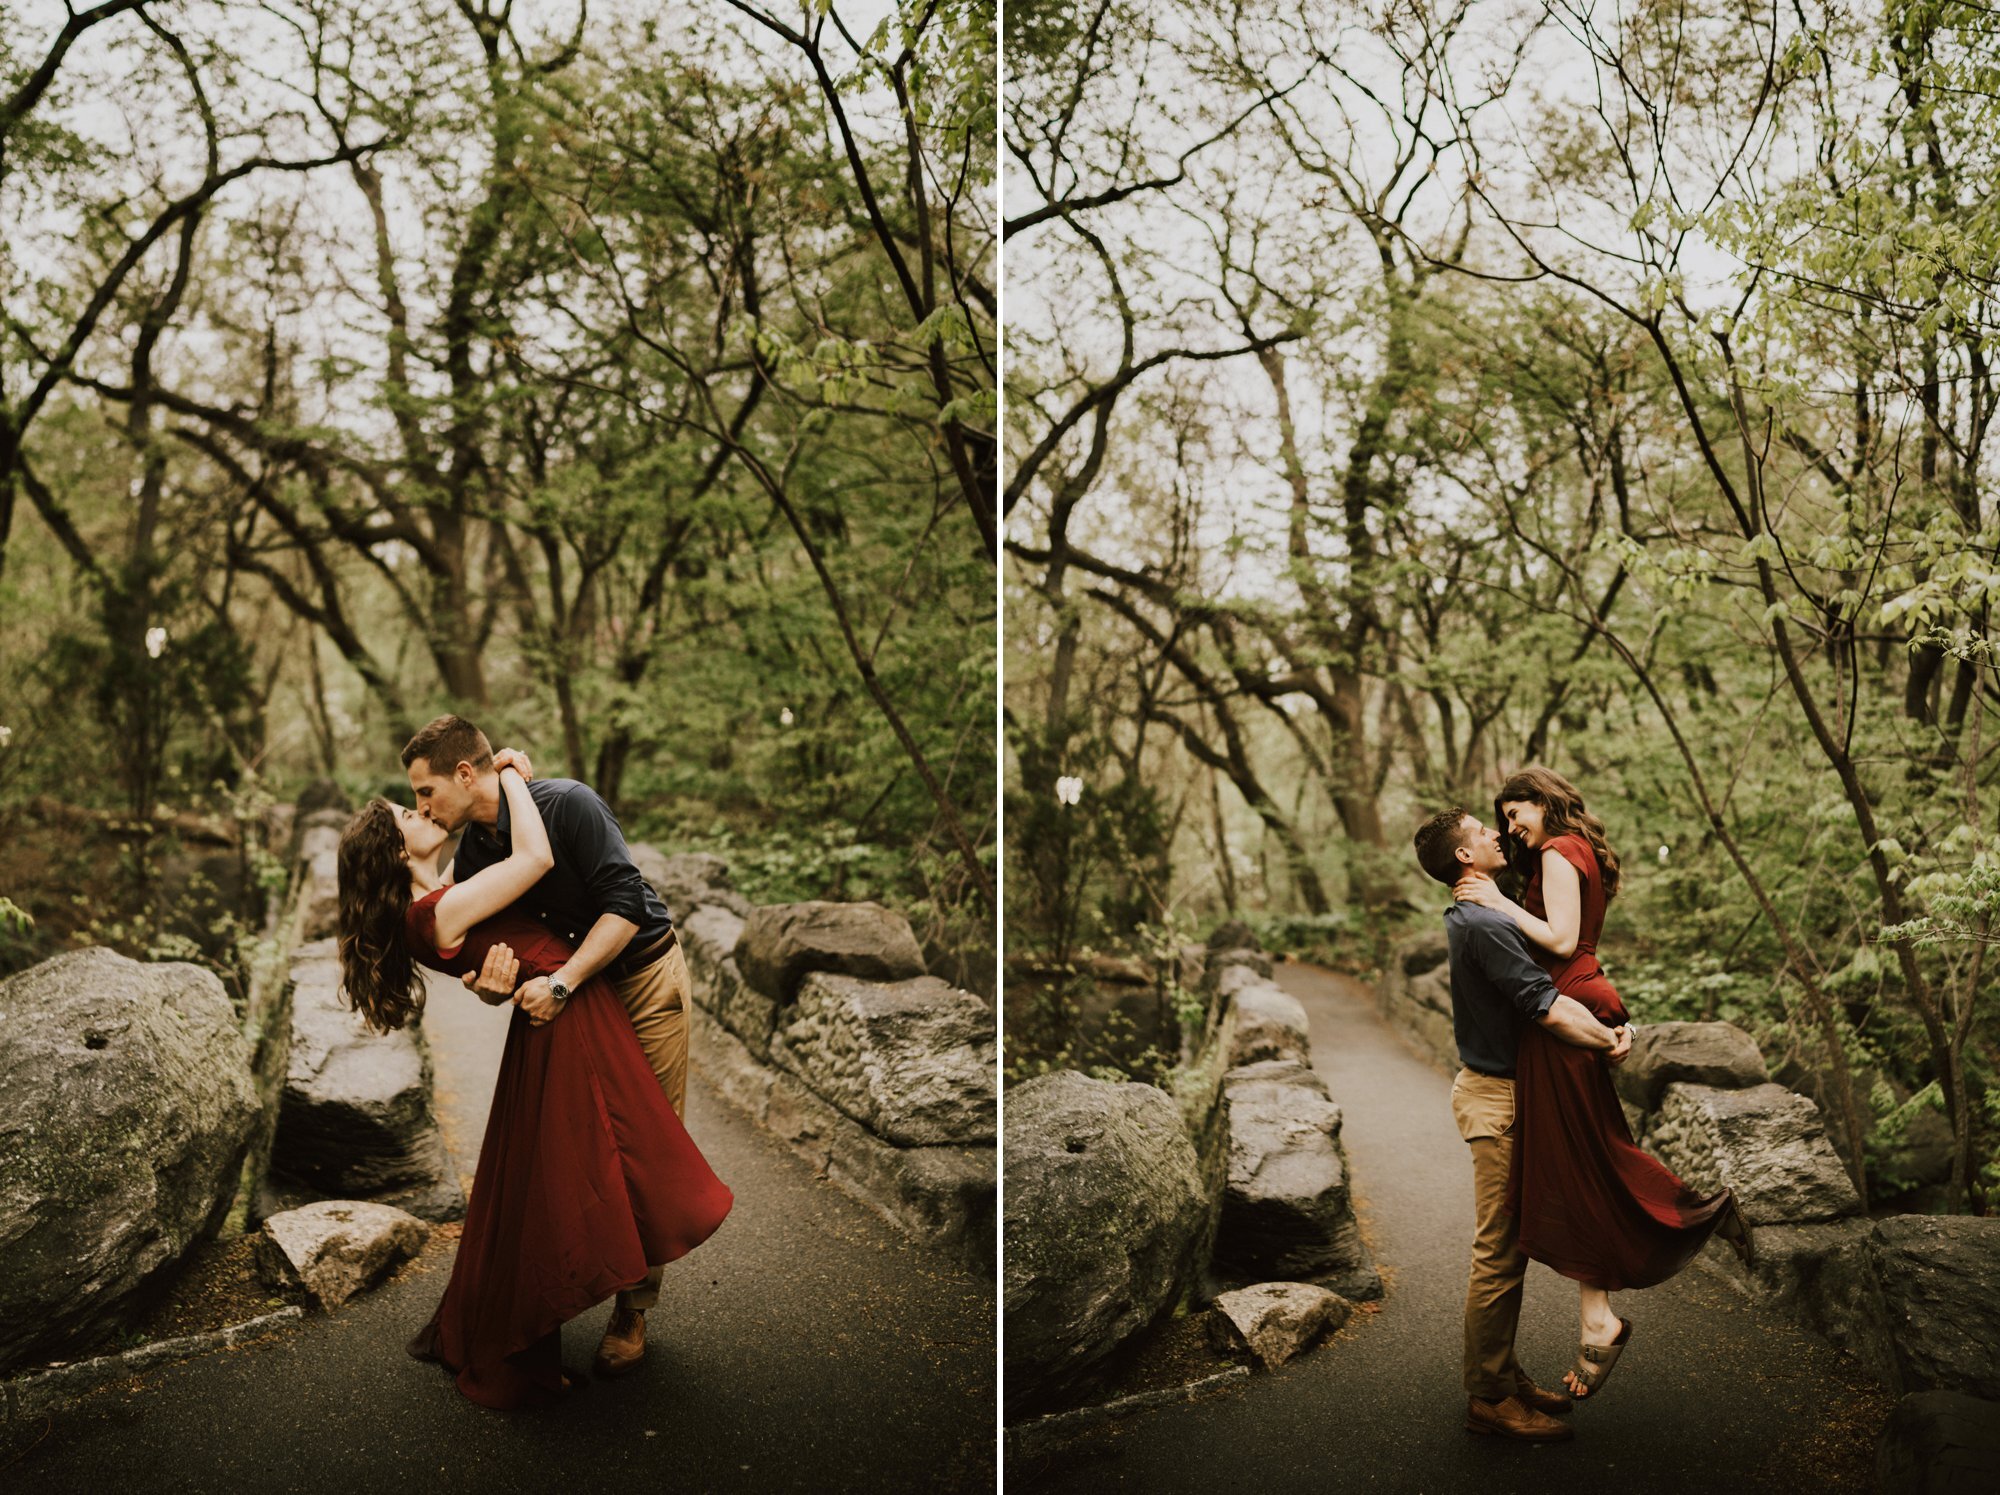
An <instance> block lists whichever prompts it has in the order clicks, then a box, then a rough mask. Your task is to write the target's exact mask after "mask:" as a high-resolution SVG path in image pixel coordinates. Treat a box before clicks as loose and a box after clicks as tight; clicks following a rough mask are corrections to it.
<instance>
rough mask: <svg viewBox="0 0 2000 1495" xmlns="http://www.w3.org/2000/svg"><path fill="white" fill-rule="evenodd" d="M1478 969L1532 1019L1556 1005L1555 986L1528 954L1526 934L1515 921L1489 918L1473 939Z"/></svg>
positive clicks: (1537, 1018) (1529, 1019)
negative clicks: (1515, 924) (1518, 927)
mask: <svg viewBox="0 0 2000 1495" xmlns="http://www.w3.org/2000/svg"><path fill="white" fill-rule="evenodd" d="M1473 949H1474V950H1475V951H1477V952H1478V958H1479V968H1480V970H1482V971H1484V972H1485V974H1486V979H1487V980H1488V981H1490V982H1492V983H1493V988H1494V990H1496V991H1498V992H1499V993H1500V994H1501V996H1503V997H1504V998H1506V1000H1507V1001H1508V1002H1509V1003H1510V1004H1511V1005H1512V1006H1513V1008H1514V1010H1515V1011H1516V1012H1518V1013H1520V1014H1521V1016H1522V1017H1523V1018H1525V1019H1526V1020H1527V1021H1529V1022H1531V1023H1532V1022H1539V1021H1540V1020H1541V1019H1542V1017H1543V1016H1544V1015H1546V1014H1547V1012H1548V1010H1549V1009H1550V1008H1551V1007H1553V1006H1555V1001H1556V985H1555V983H1554V982H1553V981H1551V980H1549V973H1548V972H1547V971H1545V970H1543V969H1542V968H1541V967H1540V966H1538V965H1536V964H1535V961H1534V957H1533V956H1531V955H1529V954H1528V942H1527V937H1526V936H1525V935H1523V934H1522V933H1521V931H1520V930H1519V929H1517V928H1516V927H1515V926H1514V923H1513V921H1512V920H1500V919H1493V920H1486V921H1482V922H1481V923H1480V924H1479V925H1478V926H1477V930H1476V933H1475V936H1474V940H1473Z"/></svg>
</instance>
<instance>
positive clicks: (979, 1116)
mask: <svg viewBox="0 0 2000 1495" xmlns="http://www.w3.org/2000/svg"><path fill="white" fill-rule="evenodd" d="M633 856H634V860H635V861H636V862H637V863H638V865H639V868H640V871H641V872H643V873H644V874H645V875H646V877H647V880H648V881H649V882H651V883H652V884H653V886H654V887H655V888H656V889H657V890H658V891H659V893H660V895H661V897H662V898H663V899H664V900H665V901H666V904H667V907H668V909H669V911H670V912H671V913H672V914H673V916H674V924H675V927H676V929H678V930H679V932H680V938H681V943H682V945H683V947H684V948H685V950H686V953H687V960H688V971H689V974H690V976H691V978H692V981H693V985H694V1008H693V1011H692V1012H691V1013H690V1014H689V1037H690V1050H689V1052H690V1056H691V1062H692V1063H693V1065H694V1066H695V1067H696V1068H697V1069H699V1070H700V1071H701V1073H702V1074H703V1076H704V1077H705V1078H707V1079H708V1080H709V1081H710V1083H712V1084H713V1085H714V1086H715V1087H716V1089H718V1090H720V1091H721V1092H722V1093H723V1095H725V1096H726V1097H728V1098H729V1099H730V1100H731V1101H732V1102H734V1103H735V1104H736V1105H738V1106H741V1107H742V1108H743V1109H744V1110H745V1111H747V1112H749V1113H750V1116H751V1118H752V1119H753V1120H755V1121H756V1122H757V1123H758V1125H760V1126H762V1127H764V1128H766V1129H767V1130H768V1131H770V1132H772V1133H773V1134H774V1135H775V1136H777V1137H778V1138H779V1139H780V1140H782V1141H783V1142H784V1143H785V1144H786V1145H787V1146H789V1147H790V1148H791V1149H792V1150H793V1151H794V1152H797V1153H798V1154H800V1155H801V1156H802V1157H804V1158H806V1159H807V1160H809V1161H810V1162H811V1163H812V1164H813V1166H814V1168H815V1169H816V1170H817V1171H818V1172H819V1173H820V1175H821V1176H822V1177H824V1178H827V1179H829V1180H830V1181H832V1182H833V1183H835V1184H837V1185H838V1186H839V1187H840V1188H841V1189H843V1190H844V1191H845V1192H847V1193H848V1194H851V1195H852V1196H854V1197H855V1198H856V1199H859V1200H860V1201H861V1202H862V1203H864V1204H866V1205H868V1206H869V1207H871V1208H872V1209H874V1210H876V1211H877V1212H878V1213H879V1214H881V1215H882V1216H884V1217H885V1218H886V1219H888V1220H889V1221H890V1222H891V1223H893V1224H895V1225H897V1226H898V1227H900V1228H901V1229H903V1230H904V1231H905V1232H907V1233H908V1234H909V1235H911V1236H913V1237H914V1238H916V1239H917V1240H919V1241H922V1242H925V1243H926V1244H929V1245H933V1246H937V1247H939V1248H941V1249H943V1250H945V1251H947V1252H949V1253H950V1254H952V1255H953V1256H955V1257H956V1258H957V1259H958V1260H959V1261H960V1262H962V1263H963V1264H964V1265H966V1266H967V1267H968V1268H970V1269H971V1270H972V1271H974V1272H976V1273H979V1274H981V1275H983V1276H990V1275H991V1273H992V1271H993V1230H994V1223H995V1222H994V1197H995V1151H994V1140H995V1115H996V1109H995V1100H994V1070H995V1063H996V1056H995V1035H994V1026H995V1025H994V1015H993V1011H992V1009H991V1008H990V1007H988V1006H987V1005H986V1004H985V1003H984V1002H982V1001H981V1000H980V999H979V998H977V997H975V996H973V995H972V994H971V993H970V992H965V991H961V990H958V989H957V988H954V987H952V986H950V985H949V984H948V983H946V982H944V981H941V980H939V979H937V978H936V977H934V976H929V975H926V974H925V973H924V968H923V957H922V954H921V952H920V951H919V950H918V948H917V943H916V938H915V936H914V934H913V933H912V932H911V929H910V926H909V923H908V921H907V920H905V919H903V918H902V917H901V916H900V915H898V914H894V913H892V912H890V911H889V910H887V909H884V908H882V907H880V906H879V905H876V904H872V903H853V904H839V903H800V904H781V905H771V906H766V907H761V908H760V907H756V906H753V905H751V904H750V903H749V902H748V901H747V900H746V899H745V898H744V897H743V896H742V895H741V894H740V893H738V892H736V891H735V890H734V889H733V888H731V887H730V886H729V881H728V869H727V867H726V866H725V865H724V864H723V863H722V862H721V861H720V860H719V859H718V858H716V857H713V856H706V855H699V854H697V855H683V856H675V857H665V856H662V855H661V854H660V853H659V852H658V851H656V850H654V849H653V848H651V847H646V846H635V847H634V848H633Z"/></svg>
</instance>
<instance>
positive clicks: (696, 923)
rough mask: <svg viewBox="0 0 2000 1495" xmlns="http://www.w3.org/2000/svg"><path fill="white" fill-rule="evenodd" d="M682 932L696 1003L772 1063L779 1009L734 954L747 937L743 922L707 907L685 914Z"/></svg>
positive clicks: (731, 914)
mask: <svg viewBox="0 0 2000 1495" xmlns="http://www.w3.org/2000/svg"><path fill="white" fill-rule="evenodd" d="M678 927H679V929H680V937H681V947H682V949H683V950H684V951H686V953H687V961H688V979H689V980H690V981H692V982H693V983H694V999H695V1001H696V1002H697V1003H698V1004H699V1005H700V1006H703V1007H705V1008H707V1009H708V1010H709V1011H710V1012H712V1013H714V1014H715V1017H716V1021H718V1022H720V1023H721V1024H722V1026H723V1027H725V1028H727V1029H728V1030H729V1031H730V1032H732V1033H734V1034H735V1035H736V1036H737V1037H738V1038H740V1039H742V1040H743V1041H744V1042H745V1043H746V1044H748V1045H749V1046H750V1050H751V1052H752V1053H754V1054H756V1056H757V1057H758V1058H759V1059H768V1058H769V1057H770V1054H771V1030H772V1029H773V1027H774V1026H775V1025H776V1022H777V1015H778V1004H777V1002H775V1001H774V1000H772V999H771V998H770V997H767V996H765V995H764V994H763V993H762V992H760V991H758V990H756V989H755V988H754V987H752V986H751V985H750V983H749V982H747V981H745V980H744V979H743V972H742V971H741V970H740V969H738V967H737V964H736V957H735V955H734V954H733V953H731V952H733V951H734V950H735V949H736V942H737V941H738V940H739V939H741V938H742V937H743V919H742V917H741V916H740V915H738V914H735V913H732V912H730V911H729V910H728V909H726V908H720V907H716V906H714V905H703V906H701V907H698V908H696V909H695V910H694V911H693V912H692V913H689V914H686V915H684V916H683V917H682V918H681V920H680V924H679V926H678Z"/></svg>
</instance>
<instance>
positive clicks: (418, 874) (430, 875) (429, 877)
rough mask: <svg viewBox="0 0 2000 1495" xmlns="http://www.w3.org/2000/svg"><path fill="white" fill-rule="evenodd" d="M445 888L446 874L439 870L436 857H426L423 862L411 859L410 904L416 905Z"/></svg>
mask: <svg viewBox="0 0 2000 1495" xmlns="http://www.w3.org/2000/svg"><path fill="white" fill-rule="evenodd" d="M443 886H444V874H443V873H442V872H440V871H439V870H438V864H437V858H436V857H434V856H432V857H425V858H424V859H423V860H422V861H418V860H417V859H416V858H415V857H412V858H411V859H410V902H412V903H415V902H416V901H417V900H418V899H419V898H422V897H423V896H425V895H426V894H428V893H435V892H436V891H437V890H438V889H439V888H441V887H443Z"/></svg>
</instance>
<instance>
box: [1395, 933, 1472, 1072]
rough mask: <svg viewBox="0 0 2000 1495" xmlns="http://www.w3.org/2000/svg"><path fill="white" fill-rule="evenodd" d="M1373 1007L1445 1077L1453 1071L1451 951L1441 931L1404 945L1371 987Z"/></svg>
mask: <svg viewBox="0 0 2000 1495" xmlns="http://www.w3.org/2000/svg"><path fill="white" fill-rule="evenodd" d="M1375 1001H1376V1005H1377V1006H1379V1007H1380V1008H1381V1009H1382V1015H1383V1016H1384V1017H1386V1018H1388V1020H1389V1022H1390V1024H1391V1026H1393V1027H1394V1028H1395V1029H1396V1030H1397V1031H1398V1032H1400V1033H1402V1034H1403V1036H1404V1037H1406V1038H1408V1039H1409V1040H1410V1041H1411V1042H1412V1043H1414V1044H1415V1045H1416V1046H1417V1050H1418V1052H1419V1053H1423V1054H1426V1055H1429V1056H1430V1058H1431V1060H1432V1062H1433V1063H1435V1064H1436V1065H1437V1066H1438V1068H1440V1069H1441V1070H1443V1071H1444V1072H1445V1073H1446V1074H1456V1073H1457V1072H1458V1039H1457V1037H1456V1036H1455V1035H1454V1034H1453V1032H1452V1026H1451V950H1450V947H1449V946H1448V945H1446V943H1445V936H1444V931H1443V930H1442V929H1436V930H1432V931H1431V932H1429V933H1426V934H1420V935H1416V936H1414V937H1413V938H1410V939H1407V940H1404V941H1403V942H1402V943H1401V944H1400V945H1398V946H1397V947H1396V949H1395V951H1394V953H1392V954H1391V956H1390V957H1389V965H1388V968H1387V969H1386V970H1385V971H1384V972H1383V973H1382V979H1381V981H1380V982H1378V983H1377V984H1376V987H1375Z"/></svg>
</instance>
